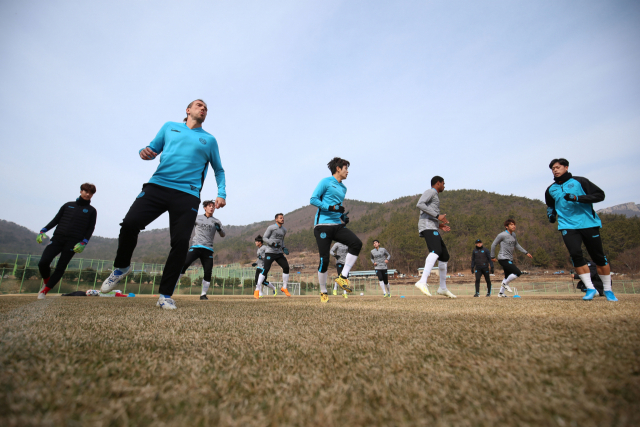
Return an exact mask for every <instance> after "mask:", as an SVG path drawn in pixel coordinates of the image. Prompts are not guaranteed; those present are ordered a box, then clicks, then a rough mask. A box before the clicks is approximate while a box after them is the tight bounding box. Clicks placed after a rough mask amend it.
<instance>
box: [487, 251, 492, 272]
mask: <svg viewBox="0 0 640 427" xmlns="http://www.w3.org/2000/svg"><path fill="white" fill-rule="evenodd" d="M485 255H487V258H488V259H489V265H490V266H491V269H492V270H493V260H492V259H491V257H490V256H489V254H488V253H487V252H485Z"/></svg>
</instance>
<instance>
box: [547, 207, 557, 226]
mask: <svg viewBox="0 0 640 427" xmlns="http://www.w3.org/2000/svg"><path fill="white" fill-rule="evenodd" d="M557 217H558V214H557V213H556V210H555V209H553V208H547V218H549V222H550V223H551V224H553V223H554V222H556V218H557Z"/></svg>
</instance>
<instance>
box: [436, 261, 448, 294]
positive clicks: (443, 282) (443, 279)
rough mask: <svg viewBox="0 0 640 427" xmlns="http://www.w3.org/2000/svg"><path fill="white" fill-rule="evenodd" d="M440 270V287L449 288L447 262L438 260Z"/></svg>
mask: <svg viewBox="0 0 640 427" xmlns="http://www.w3.org/2000/svg"><path fill="white" fill-rule="evenodd" d="M438 270H440V289H442V290H443V291H446V290H447V263H446V262H442V261H440V262H438Z"/></svg>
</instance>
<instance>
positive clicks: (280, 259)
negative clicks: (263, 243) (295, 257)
mask: <svg viewBox="0 0 640 427" xmlns="http://www.w3.org/2000/svg"><path fill="white" fill-rule="evenodd" d="M274 262H276V263H278V265H279V266H280V267H282V274H289V262H288V261H287V258H285V256H284V255H282V254H270V253H266V254H264V273H262V274H263V275H264V276H265V277H267V274H269V270H271V264H273V263H274Z"/></svg>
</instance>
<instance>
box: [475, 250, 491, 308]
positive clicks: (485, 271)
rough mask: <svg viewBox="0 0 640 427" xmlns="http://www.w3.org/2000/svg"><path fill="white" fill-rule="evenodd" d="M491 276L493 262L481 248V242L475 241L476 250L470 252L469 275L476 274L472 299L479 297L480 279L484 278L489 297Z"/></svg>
mask: <svg viewBox="0 0 640 427" xmlns="http://www.w3.org/2000/svg"><path fill="white" fill-rule="evenodd" d="M490 272H491V274H493V261H492V260H491V256H489V252H488V251H487V250H486V249H485V248H484V247H483V246H482V240H480V239H478V240H476V248H475V249H474V250H473V252H471V274H473V273H475V274H476V293H475V295H474V297H479V296H480V277H482V276H484V280H485V281H486V282H487V296H488V297H490V296H491V277H490V276H489V273H490Z"/></svg>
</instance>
